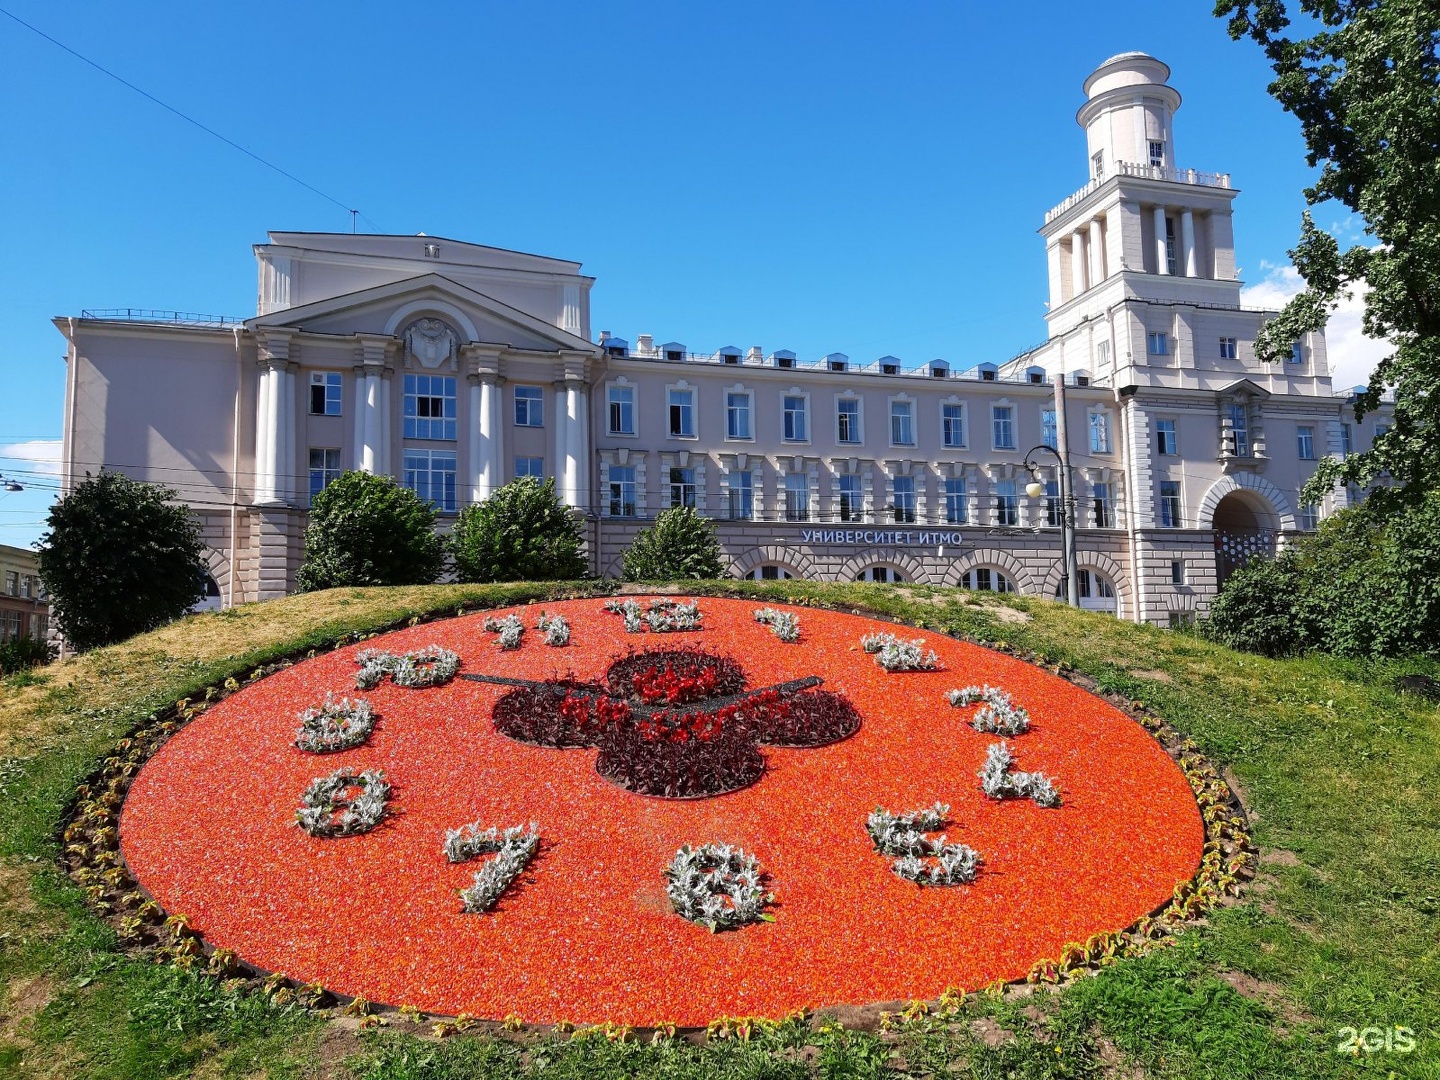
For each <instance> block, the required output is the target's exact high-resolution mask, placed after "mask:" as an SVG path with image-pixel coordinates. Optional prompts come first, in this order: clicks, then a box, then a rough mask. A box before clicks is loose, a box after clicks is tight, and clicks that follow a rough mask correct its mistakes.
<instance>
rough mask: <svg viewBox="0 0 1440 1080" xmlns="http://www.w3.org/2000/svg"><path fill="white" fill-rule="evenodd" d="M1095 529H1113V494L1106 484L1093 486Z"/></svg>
mask: <svg viewBox="0 0 1440 1080" xmlns="http://www.w3.org/2000/svg"><path fill="white" fill-rule="evenodd" d="M1095 527H1096V528H1097V529H1113V528H1114V527H1115V494H1114V491H1113V490H1112V489H1111V487H1110V485H1109V484H1108V483H1103V484H1096V485H1095Z"/></svg>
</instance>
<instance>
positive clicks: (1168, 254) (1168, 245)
mask: <svg viewBox="0 0 1440 1080" xmlns="http://www.w3.org/2000/svg"><path fill="white" fill-rule="evenodd" d="M1165 272H1166V273H1167V274H1169V275H1171V276H1172V277H1173V276H1174V274H1175V219H1174V218H1172V217H1167V218H1166V219H1165Z"/></svg>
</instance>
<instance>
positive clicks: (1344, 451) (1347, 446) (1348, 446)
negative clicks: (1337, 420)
mask: <svg viewBox="0 0 1440 1080" xmlns="http://www.w3.org/2000/svg"><path fill="white" fill-rule="evenodd" d="M1354 452H1355V443H1354V440H1353V438H1352V437H1351V434H1350V425H1349V424H1341V425H1340V456H1341V457H1342V458H1348V457H1349V456H1350V455H1351V454H1352V453H1354Z"/></svg>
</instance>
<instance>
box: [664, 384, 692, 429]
mask: <svg viewBox="0 0 1440 1080" xmlns="http://www.w3.org/2000/svg"><path fill="white" fill-rule="evenodd" d="M666 402H667V404H668V405H669V413H670V434H671V435H674V436H675V437H676V438H680V439H693V438H694V437H695V391H694V390H668V391H666Z"/></svg>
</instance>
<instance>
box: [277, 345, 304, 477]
mask: <svg viewBox="0 0 1440 1080" xmlns="http://www.w3.org/2000/svg"><path fill="white" fill-rule="evenodd" d="M298 366H299V365H298V364H289V363H287V364H282V365H281V366H280V368H279V369H278V370H276V371H275V375H276V376H278V377H279V379H280V403H279V408H278V412H279V415H278V416H277V417H276V418H275V428H276V432H275V434H276V437H277V439H278V441H279V461H278V463H277V465H276V467H275V472H276V475H277V479H278V480H279V484H278V485H277V491H276V495H277V497H278V498H279V500H280V501H281V502H292V501H293V500H294V499H295V497H296V488H297V487H299V484H298V483H297V481H296V477H295V369H296V368H297V367H298Z"/></svg>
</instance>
